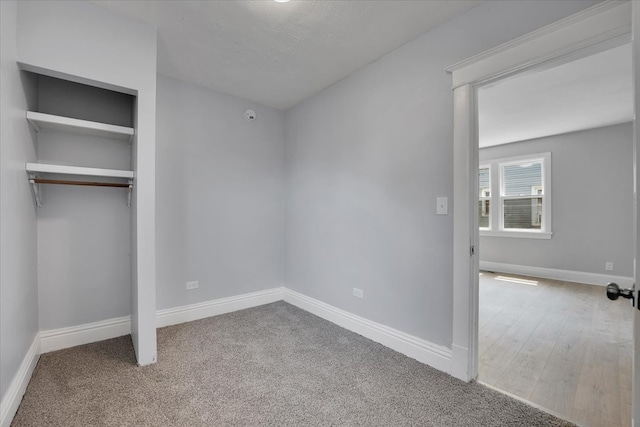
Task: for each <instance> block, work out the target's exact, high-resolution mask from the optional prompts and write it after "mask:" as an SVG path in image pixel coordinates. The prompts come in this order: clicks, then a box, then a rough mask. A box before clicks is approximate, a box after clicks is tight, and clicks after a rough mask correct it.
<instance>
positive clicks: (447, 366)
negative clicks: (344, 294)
mask: <svg viewBox="0 0 640 427" xmlns="http://www.w3.org/2000/svg"><path fill="white" fill-rule="evenodd" d="M283 296H284V300H285V301H286V302H288V303H289V304H292V305H295V306H296V307H298V308H301V309H303V310H305V311H308V312H309V313H312V314H315V315H316V316H318V317H321V318H323V319H325V320H328V321H330V322H332V323H335V324H336V325H338V326H341V327H343V328H345V329H348V330H350V331H352V332H355V333H357V334H360V335H362V336H363V337H366V338H369V339H370V340H372V341H375V342H377V343H380V344H382V345H384V346H385V347H389V348H391V349H393V350H395V351H397V352H399V353H402V354H404V355H405V356H409V357H411V358H413V359H416V360H417V361H419V362H422V363H425V364H427V365H429V366H432V367H434V368H436V369H439V370H441V371H443V372H446V373H448V374H451V350H450V349H448V348H446V347H441V346H439V345H436V344H433V343H430V342H429V341H426V340H423V339H421V338H418V337H415V336H413V335H409V334H406V333H404V332H401V331H398V330H397V329H393V328H390V327H388V326H385V325H381V324H379V323H376V322H372V321H371V320H367V319H365V318H363V317H360V316H356V315H355V314H351V313H349V312H348V311H344V310H341V309H339V308H336V307H333V306H331V305H329V304H326V303H324V302H322V301H318V300H316V299H313V298H310V297H308V296H306V295H303V294H301V293H298V292H295V291H292V290H290V289H287V288H284V289H283Z"/></svg>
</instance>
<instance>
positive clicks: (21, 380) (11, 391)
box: [0, 333, 40, 427]
mask: <svg viewBox="0 0 640 427" xmlns="http://www.w3.org/2000/svg"><path fill="white" fill-rule="evenodd" d="M39 358H40V335H39V334H38V333H36V335H35V337H34V338H33V342H32V343H31V346H30V347H29V350H27V354H25V355H24V358H23V359H22V363H21V364H20V367H19V368H18V371H17V372H16V374H15V376H14V377H13V380H12V381H11V384H9V388H8V389H7V392H6V393H5V395H4V397H3V398H2V402H0V427H9V426H10V425H11V421H13V417H14V416H15V415H16V412H17V411H18V407H19V406H20V402H21V401H22V396H24V392H25V391H26V390H27V385H29V381H30V380H31V375H32V374H33V370H34V369H35V368H36V364H37V363H38V359H39Z"/></svg>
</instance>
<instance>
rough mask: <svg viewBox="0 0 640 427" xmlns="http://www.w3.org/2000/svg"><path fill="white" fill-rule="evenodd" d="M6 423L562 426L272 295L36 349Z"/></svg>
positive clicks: (494, 393) (84, 424) (512, 400)
mask: <svg viewBox="0 0 640 427" xmlns="http://www.w3.org/2000/svg"><path fill="white" fill-rule="evenodd" d="M12 425H13V426H16V427H17V426H220V425H238V426H259V425H269V426H282V425H314V426H315V425H339V426H345V425H359V426H570V425H572V424H570V423H567V422H564V421H561V420H559V419H557V418H554V417H552V416H550V415H547V414H545V413H544V412H541V411H539V410H537V409H534V408H532V407H529V406H527V405H525V404H523V403H521V402H519V401H516V400H514V399H511V398H509V397H507V396H504V395H501V394H499V393H497V392H495V391H493V390H489V389H487V388H485V387H484V386H481V385H479V384H465V383H463V382H461V381H458V380H456V379H454V378H452V377H450V376H448V375H446V374H444V373H441V372H439V371H437V370H435V369H433V368H430V367H428V366H425V365H423V364H421V363H419V362H417V361H415V360H413V359H410V358H407V357H405V356H403V355H401V354H399V353H396V352H395V351H393V350H389V349H388V348H385V347H383V346H382V345H379V344H377V343H375V342H373V341H370V340H368V339H366V338H364V337H362V336H360V335H357V334H354V333H352V332H349V331H347V330H345V329H342V328H340V327H338V326H336V325H334V324H332V323H329V322H327V321H325V320H322V319H320V318H318V317H316V316H314V315H312V314H309V313H307V312H305V311H303V310H300V309H298V308H296V307H293V306H291V305H289V304H287V303H284V302H278V303H274V304H269V305H265V306H261V307H256V308H252V309H249V310H243V311H238V312H235V313H230V314H226V315H222V316H217V317H212V318H208V319H204V320H199V321H196V322H191V323H185V324H182V325H176V326H171V327H168V328H163V329H160V330H158V363H157V364H156V365H153V366H148V367H143V368H141V367H137V366H136V365H135V358H134V353H133V348H132V345H131V338H130V337H129V336H126V337H121V338H116V339H112V340H108V341H103V342H99V343H94V344H88V345H84V346H80V347H75V348H72V349H67V350H61V351H57V352H53V353H48V354H44V355H42V356H41V358H40V361H39V363H38V366H37V368H36V370H35V373H34V375H33V378H32V380H31V383H30V384H29V387H28V389H27V393H26V394H25V396H24V399H23V401H22V404H21V405H20V408H19V410H18V413H17V414H16V417H15V419H14V422H13V424H12Z"/></svg>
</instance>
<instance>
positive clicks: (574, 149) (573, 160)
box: [480, 123, 633, 277]
mask: <svg viewBox="0 0 640 427" xmlns="http://www.w3.org/2000/svg"><path fill="white" fill-rule="evenodd" d="M632 135H633V126H632V124H631V123H625V124H621V125H616V126H608V127H604V128H599V129H592V130H586V131H582V132H573V133H568V134H563V135H556V136H551V137H547V138H539V139H534V140H531V141H523V142H516V143H512V144H506V145H499V146H496V147H489V148H484V149H481V150H480V161H481V162H482V161H483V160H489V159H496V158H503V157H512V156H520V155H526V154H536V153H542V152H551V182H552V190H553V191H552V203H551V209H552V212H551V219H552V222H553V224H552V228H553V236H552V238H551V239H550V240H536V239H520V238H506V237H493V236H492V237H488V236H486V237H481V238H480V260H481V261H489V262H500V263H507V264H516V265H524V266H532V267H545V268H554V269H562V270H571V271H580V272H588V273H600V274H614V275H616V276H627V277H631V276H633V233H632V230H633V137H632ZM606 261H613V263H614V271H613V273H612V272H608V271H605V269H604V266H605V262H606Z"/></svg>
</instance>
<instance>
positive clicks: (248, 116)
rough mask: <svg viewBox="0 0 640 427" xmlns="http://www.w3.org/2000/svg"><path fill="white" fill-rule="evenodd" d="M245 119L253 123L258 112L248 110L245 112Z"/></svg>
mask: <svg viewBox="0 0 640 427" xmlns="http://www.w3.org/2000/svg"><path fill="white" fill-rule="evenodd" d="M244 118H245V119H247V120H249V121H250V122H252V121H254V120H255V119H256V112H255V111H253V110H247V111H245V112H244Z"/></svg>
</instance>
